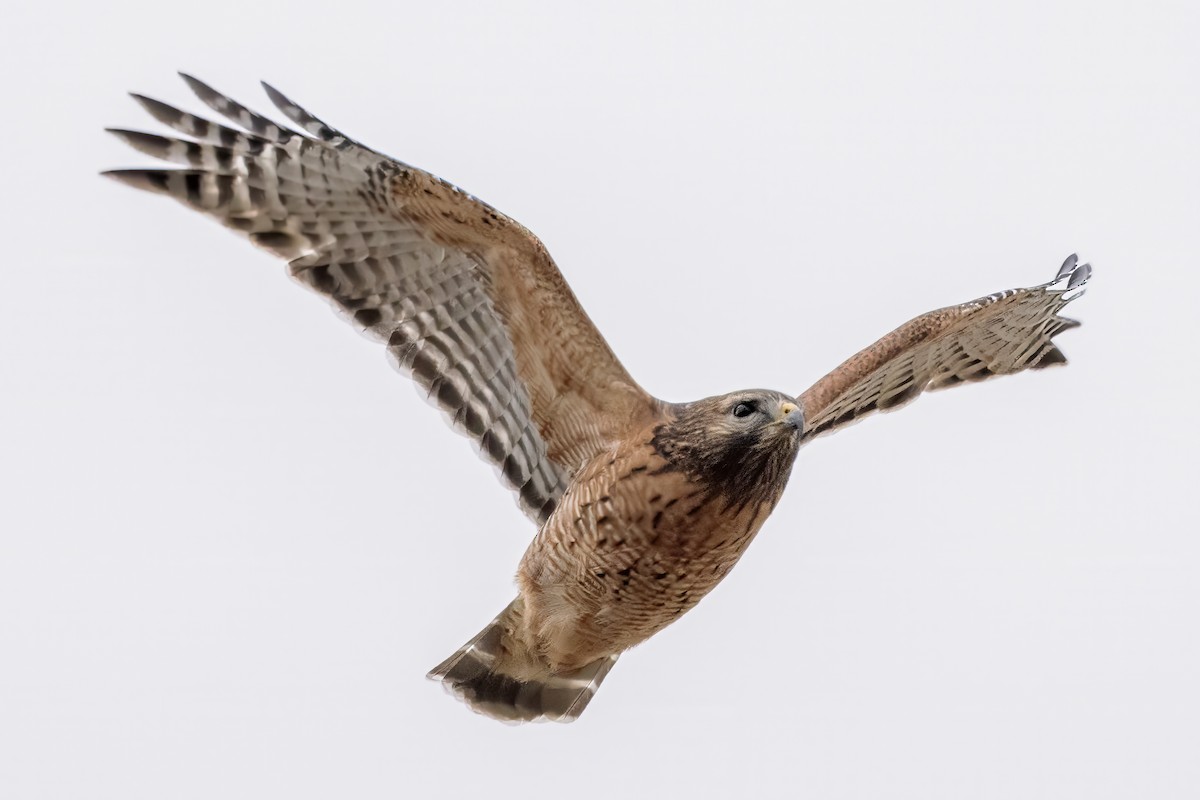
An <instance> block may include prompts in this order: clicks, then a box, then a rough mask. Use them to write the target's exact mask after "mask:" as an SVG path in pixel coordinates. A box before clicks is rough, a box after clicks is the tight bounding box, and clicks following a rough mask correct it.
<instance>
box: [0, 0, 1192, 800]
mask: <svg viewBox="0 0 1200 800" xmlns="http://www.w3.org/2000/svg"><path fill="white" fill-rule="evenodd" d="M968 6H969V7H968ZM1196 8H1197V7H1196V5H1195V4H1194V3H1176V4H1167V3H1157V4H1153V3H1152V4H1134V3H1129V4H1121V5H1120V6H1118V5H1116V4H1105V3H1095V2H1089V3H1077V4H1053V3H1051V4H1047V3H1041V2H1039V3H1025V4H1014V3H1004V4H998V6H997V7H996V8H994V9H991V10H981V9H980V8H979V7H976V6H975V5H974V4H954V3H945V4H940V3H913V2H908V3H897V4H873V5H871V4H868V5H863V4H846V3H828V2H827V3H819V4H817V3H809V4H803V5H796V4H779V5H775V6H767V5H759V6H737V7H735V6H734V5H733V4H721V5H719V6H718V5H714V6H712V7H709V8H703V7H699V6H695V7H690V8H687V9H685V8H684V7H683V6H682V5H681V6H680V7H678V8H673V7H671V6H667V5H661V6H652V7H647V6H644V5H643V4H636V5H634V4H630V5H627V6H625V7H616V6H606V10H605V11H603V12H598V11H596V10H594V9H592V8H588V7H585V6H582V5H580V6H576V7H563V6H552V5H544V6H538V5H523V6H516V5H511V6H506V7H504V8H503V9H500V8H497V7H491V6H487V7H485V6H482V5H480V6H470V5H465V4H443V3H432V2H430V3H420V4H417V3H409V2H378V3H365V2H353V1H344V2H338V3H321V4H316V3H308V2H263V1H262V0H254V1H253V2H248V1H247V2H205V3H178V2H177V3H169V2H158V3H130V2H106V3H102V4H96V5H95V6H94V7H93V6H91V5H87V6H85V5H83V4H66V5H60V6H58V7H52V6H51V5H48V4H43V5H42V6H41V7H39V8H37V9H36V10H34V9H32V8H16V7H14V6H13V5H12V4H8V5H6V6H5V10H4V11H3V17H4V20H3V21H4V28H5V30H6V34H5V37H6V43H5V49H4V50H3V52H2V53H0V60H2V64H0V66H2V67H3V72H2V74H3V78H2V80H3V107H4V109H5V112H4V115H5V116H4V126H3V127H4V144H5V154H6V155H5V157H4V158H3V165H2V167H0V169H2V170H3V176H2V182H0V204H2V208H3V216H2V218H3V226H4V233H5V237H4V242H5V247H6V252H5V261H6V264H5V266H4V268H3V275H4V282H3V290H2V291H0V355H2V359H3V362H2V363H3V386H2V388H3V395H2V397H0V402H2V404H3V429H2V432H0V433H2V436H3V440H2V443H0V444H2V447H0V471H2V473H3V474H2V476H0V477H2V482H0V486H2V487H3V489H2V491H3V508H2V510H0V514H2V516H0V525H2V526H3V534H2V539H0V651H2V652H0V795H2V796H3V797H5V798H122V800H132V799H134V798H168V797H169V798H267V797H280V798H285V797H286V798H310V797H311V798H331V797H339V798H376V797H378V798H385V797H386V798H397V797H399V798H408V797H429V796H433V795H434V794H435V793H437V794H438V795H439V796H467V795H471V796H476V797H478V796H489V797H550V796H558V797H580V798H583V797H599V796H606V797H683V796H691V797H725V796H761V797H783V796H806V797H822V798H841V797H847V798H849V797H853V798H869V797H913V798H1015V797H1020V798H1031V797H1054V798H1062V797H1073V798H1089V799H1091V798H1110V797H1112V798H1116V797H1129V798H1133V797H1139V798H1140V797H1154V798H1183V797H1194V796H1195V792H1196V791H1197V787H1198V786H1200V757H1198V755H1197V754H1198V753H1200V723H1198V722H1197V720H1198V718H1200V689H1198V687H1197V682H1198V680H1200V641H1198V635H1197V628H1198V625H1197V616H1198V612H1200V587H1198V586H1197V580H1198V577H1197V576H1198V575H1200V545H1198V544H1197V531H1198V530H1200V524H1198V523H1197V514H1196V511H1195V503H1196V495H1195V492H1196V486H1195V484H1196V477H1197V461H1196V447H1197V444H1198V443H1200V442H1198V438H1200V437H1198V436H1197V427H1196V422H1195V412H1194V408H1193V406H1194V404H1195V398H1196V396H1197V394H1196V371H1197V366H1196V357H1195V352H1196V340H1197V333H1198V325H1197V322H1196V317H1195V310H1194V304H1195V301H1196V294H1197V289H1198V288H1200V287H1198V280H1197V266H1198V265H1197V262H1198V256H1200V247H1198V244H1197V228H1198V224H1197V223H1198V222H1200V189H1198V187H1200V158H1198V157H1197V148H1198V147H1200V92H1198V89H1200V77H1198V76H1200V57H1198V55H1197V47H1196V41H1197V37H1198V35H1200V19H1198V16H1197V11H1196ZM177 68H183V69H187V70H190V71H193V72H195V73H196V74H197V75H199V76H201V77H203V78H204V79H206V80H208V81H210V82H212V83H213V84H214V85H216V86H217V87H218V88H220V89H222V90H224V91H227V92H229V93H231V94H233V95H234V96H235V97H237V98H239V99H241V100H243V101H244V102H247V103H250V104H252V105H255V106H258V107H264V106H265V105H266V102H265V98H264V97H263V95H262V94H261V92H260V90H259V88H258V86H257V83H256V80H257V79H258V78H260V77H261V78H267V79H269V80H271V81H273V82H275V83H276V84H277V85H278V86H280V88H282V89H283V90H285V91H286V92H288V93H290V94H292V95H293V96H294V97H295V98H296V99H297V100H299V101H300V102H302V103H304V104H305V105H307V106H309V107H310V108H311V109H312V110H313V111H314V112H316V113H317V114H319V115H321V116H322V117H324V118H325V119H327V120H328V121H329V122H331V123H333V124H335V125H337V126H339V127H341V128H343V129H344V130H346V131H348V132H350V133H351V134H353V135H355V136H357V137H359V138H360V139H361V140H362V141H364V142H366V143H368V144H370V145H372V146H375V147H377V148H380V149H382V150H384V151H385V152H390V153H393V154H395V155H397V156H398V157H401V158H403V159H405V160H407V161H410V162H412V163H415V164H418V165H421V166H424V167H426V168H428V169H430V170H432V171H434V172H436V173H437V174H440V175H442V176H444V177H446V178H448V179H450V180H453V181H455V182H457V183H459V184H460V185H462V186H464V187H466V188H467V189H469V190H470V191H472V192H475V193H477V194H478V195H479V196H481V197H484V198H486V199H487V200H489V201H490V202H492V203H494V204H495V205H496V206H498V207H499V208H501V209H503V210H504V211H506V212H508V213H510V214H511V215H513V216H514V217H516V218H517V219H520V220H521V221H523V222H524V223H526V224H527V225H529V226H530V227H531V228H532V229H533V230H535V231H536V232H537V233H538V234H540V235H541V236H542V237H543V238H544V240H545V242H546V243H547V245H548V246H549V247H550V249H551V251H552V252H553V253H554V254H555V256H556V258H557V259H558V261H559V263H560V265H561V266H562V268H563V271H564V272H565V273H566V275H567V276H568V278H569V280H570V281H571V284H572V285H573V286H574V287H575V289H576V290H577V292H578V294H579V296H580V298H581V300H582V301H583V303H584V305H585V306H586V307H587V309H588V311H589V312H590V313H591V315H592V316H593V318H594V319H595V321H596V322H597V324H598V325H599V327H600V328H601V329H602V330H603V331H604V333H605V334H606V335H607V336H608V339H609V341H610V342H611V343H612V346H613V347H614V349H615V350H616V351H617V353H618V354H619V355H620V356H621V358H622V359H623V360H624V362H625V363H626V365H627V366H628V367H629V369H630V371H631V372H632V373H633V374H634V375H635V376H637V377H638V378H639V379H641V380H642V382H643V383H644V384H645V386H646V387H647V388H648V389H649V390H650V391H652V392H653V393H655V394H657V395H659V396H661V397H664V398H668V399H673V400H682V399H689V398H695V397H698V396H703V395H708V394H714V393H719V392H724V391H727V390H730V389H734V388H740V387H746V386H760V385H761V386H768V387H773V388H779V389H788V390H792V391H799V390H801V389H803V388H804V387H805V386H807V385H808V384H809V383H810V382H811V381H812V380H814V379H816V378H817V377H819V376H820V375H821V374H823V373H824V372H825V371H826V370H827V369H829V368H831V367H832V366H834V365H835V364H836V363H837V362H838V361H840V360H841V359H842V358H843V357H845V356H847V355H849V354H850V353H851V352H853V351H854V350H855V349H857V348H858V347H860V346H862V345H865V344H867V343H868V342H869V341H871V340H872V339H874V338H875V337H876V336H878V335H880V334H882V333H884V332H885V331H886V330H888V329H890V328H891V327H892V326H894V325H895V324H898V323H900V322H902V321H903V320H905V319H907V318H908V317H910V316H913V315H915V314H918V313H920V312H923V311H926V310H929V309H932V308H935V307H938V306H940V305H945V304H948V303H953V302H959V301H963V300H967V299H970V298H973V297H976V296H978V295H981V294H985V293H987V292H991V291H994V290H997V289H1002V288H1006V287H1010V286H1023V285H1030V284H1033V283H1038V282H1041V281H1043V280H1046V279H1048V278H1050V277H1051V276H1052V275H1053V274H1054V271H1055V270H1056V269H1057V267H1058V265H1059V263H1060V262H1061V260H1062V258H1063V257H1064V256H1066V255H1067V254H1068V253H1070V252H1071V251H1072V250H1076V249H1078V250H1079V251H1080V253H1081V255H1082V256H1083V257H1085V258H1087V259H1090V260H1092V261H1093V262H1094V263H1095V265H1096V269H1097V272H1096V278H1095V282H1094V286H1093V288H1092V290H1091V291H1090V292H1089V294H1088V295H1087V297H1085V298H1084V299H1083V300H1081V301H1080V302H1078V303H1077V304H1076V305H1074V306H1073V307H1072V308H1071V311H1072V312H1073V316H1077V317H1079V318H1081V319H1082V320H1083V321H1084V322H1085V325H1084V327H1083V328H1082V329H1081V330H1078V331H1072V332H1070V333H1069V334H1067V335H1065V336H1064V337H1063V338H1062V339H1061V342H1062V345H1063V348H1064V350H1065V351H1066V352H1067V354H1068V355H1069V357H1070V358H1071V360H1072V362H1073V364H1072V366H1070V367H1069V368H1067V369H1060V370H1052V371H1048V372H1044V373H1039V374H1031V375H1023V376H1020V377H1017V378H1013V379H1008V380H1001V381H999V382H994V383H991V384H988V385H983V386H972V387H967V388H963V389H959V390H956V391H953V392H947V393H942V394H938V395H932V396H929V397H926V398H923V399H922V400H920V401H919V402H917V403H916V404H915V405H914V406H912V407H910V408H908V409H906V410H904V411H903V412H901V413H899V414H897V415H894V416H890V417H880V418H875V419H871V420H870V421H868V422H865V423H863V424H862V425H860V426H857V427H855V428H853V429H850V430H847V431H845V432H844V433H840V434H838V435H837V436H836V437H834V438H831V439H828V440H822V441H819V442H817V443H816V444H814V445H813V446H812V447H811V448H808V449H806V450H804V451H803V452H802V453H801V456H800V459H799V462H798V463H797V466H796V470H795V473H794V477H793V479H792V484H791V488H790V489H789V491H788V494H787V495H786V496H785V498H784V501H783V503H782V504H781V506H780V507H779V509H778V511H777V512H776V514H775V516H774V517H773V518H772V519H771V520H770V522H769V523H768V524H767V526H766V528H765V530H764V531H763V534H762V536H761V537H760V539H759V541H758V542H756V543H755V545H754V546H753V547H752V548H751V549H750V551H749V553H748V555H747V556H746V558H745V559H744V561H743V562H742V564H741V565H740V566H739V567H738V569H736V570H735V571H734V572H733V574H732V575H731V576H730V578H729V579H728V580H727V581H726V582H725V584H724V585H722V586H721V588H720V589H718V590H717V591H716V592H715V594H714V596H713V597H712V598H711V599H709V600H706V601H705V602H704V603H703V604H702V605H701V606H700V608H699V609H698V610H697V611H696V612H695V613H693V614H691V615H689V616H688V617H687V618H686V619H684V620H683V621H682V622H681V623H679V624H678V625H676V626H675V627H673V628H671V629H669V630H667V631H666V632H664V633H663V634H662V635H660V636H658V637H657V638H656V639H654V640H653V641H652V642H650V643H649V644H647V645H645V646H643V647H641V648H639V649H638V650H636V651H634V652H632V653H629V654H628V655H627V656H626V657H625V658H623V659H622V661H621V663H620V665H619V666H618V668H617V669H616V670H615V671H614V672H613V673H612V675H611V676H610V677H609V679H608V681H607V682H606V684H605V686H604V689H603V691H602V692H601V693H600V695H599V696H598V698H597V699H596V701H595V702H594V703H593V705H592V707H591V708H590V709H589V710H588V712H587V714H586V715H585V716H584V718H583V719H582V720H581V721H580V722H579V723H577V724H575V725H573V726H570V727H562V726H557V725H540V726H526V727H524V728H509V727H504V726H501V725H498V724H496V723H494V722H492V721H490V720H487V719H484V718H482V717H477V716H474V715H472V714H470V713H468V712H467V711H466V710H465V709H464V708H463V707H462V706H460V705H459V704H457V703H455V702H453V701H452V700H450V699H449V698H447V697H445V696H443V693H442V692H441V691H440V690H439V689H438V687H437V686H435V685H433V684H431V683H429V682H427V681H426V680H424V677H423V676H424V673H425V671H426V669H428V668H429V667H431V666H432V665H433V664H435V663H437V662H438V661H440V660H441V659H442V658H443V657H444V656H445V655H447V654H448V653H450V652H451V651H452V650H453V649H454V648H455V647H457V646H458V645H459V644H461V643H462V642H463V641H464V640H465V639H467V638H468V637H469V636H471V635H472V634H474V633H475V631H476V630H478V629H479V628H480V627H481V626H482V625H483V624H484V623H485V622H486V621H487V620H488V619H490V618H491V616H492V615H493V614H494V613H495V612H496V611H498V610H499V609H500V608H501V607H502V606H503V605H504V604H505V603H506V602H507V601H508V600H509V598H510V596H511V595H512V592H513V589H512V584H511V575H512V572H513V570H514V568H515V565H516V563H517V561H518V559H519V557H520V555H521V552H522V551H523V549H524V547H525V544H526V542H527V541H528V539H529V538H530V536H531V534H532V530H531V528H530V526H529V524H528V523H527V521H526V520H525V519H524V518H523V517H522V516H521V515H520V514H519V512H518V511H517V509H516V506H515V504H514V503H513V502H512V500H511V498H510V497H509V496H508V495H507V493H506V492H505V491H504V490H503V489H501V488H500V487H499V485H498V484H497V483H496V481H495V479H494V477H493V475H492V474H491V472H490V470H489V469H488V468H487V467H486V466H484V465H483V463H482V462H480V461H479V460H478V459H477V458H476V456H475V455H474V454H473V453H472V452H471V447H470V446H469V445H468V443H467V442H466V441H465V440H463V439H461V438H460V437H458V436H456V435H455V434H454V433H453V432H451V431H450V429H449V428H448V427H447V426H445V425H444V424H443V423H442V422H441V421H440V420H439V419H438V418H437V413H436V412H435V411H433V410H432V409H430V408H429V407H427V405H426V403H425V402H424V401H423V400H422V399H421V398H419V397H418V396H417V394H416V393H415V392H414V391H413V389H412V388H411V387H410V386H409V385H408V384H407V383H406V381H405V380H404V379H402V378H401V377H399V376H398V375H397V374H396V373H395V372H394V371H393V370H391V369H390V368H389V367H388V365H387V363H386V360H385V357H384V354H383V353H382V352H381V351H380V348H378V347H376V346H373V345H371V344H370V343H368V342H367V341H366V340H365V339H363V338H362V337H360V336H358V335H356V334H355V332H354V331H353V330H351V329H350V328H349V327H348V326H346V325H345V324H344V323H343V322H342V321H341V320H339V319H338V318H337V317H336V316H335V315H334V314H332V313H330V312H329V311H328V310H327V309H326V308H325V307H324V306H323V304H322V303H321V302H320V301H319V300H317V299H315V298H314V297H312V296H310V295H308V294H306V293H305V292H303V291H301V290H300V289H299V288H297V287H296V286H294V285H292V284H291V283H290V282H289V281H288V280H287V279H286V278H285V277H284V268H283V266H282V264H280V263H277V262H275V261H274V260H272V259H271V258H270V257H269V256H267V255H266V254H263V253H261V252H257V251H255V250H254V249H253V248H251V247H249V246H248V245H246V244H245V243H244V242H242V241H239V240H238V239H237V238H236V237H234V236H232V235H230V234H228V233H226V232H224V231H222V230H221V229H219V228H218V227H217V226H215V225H214V224H212V223H210V222H207V221H205V220H203V219H201V218H199V217H198V216H196V215H193V214H191V213H189V212H186V211H185V210H184V209H182V208H181V207H179V206H177V205H175V204H173V203H170V202H168V201H166V200H163V199H161V198H155V197H151V196H146V195H141V194H137V193H135V192H133V191H131V190H129V189H126V188H123V187H121V186H118V185H116V184H113V183H110V182H107V181H103V180H101V179H100V178H98V177H96V172H97V171H98V170H100V169H102V168H108V167H117V166H134V165H141V164H146V163H147V160H146V159H143V158H141V157H139V156H137V155H136V154H134V153H132V152H129V151H127V150H125V149H124V148H123V147H122V146H121V145H120V144H119V143H118V142H116V141H115V140H111V139H109V138H108V137H106V136H105V135H104V134H103V133H102V132H101V130H100V129H101V127H102V126H104V125H121V126H132V127H150V128H153V127H154V126H153V124H152V122H151V121H150V120H149V119H148V118H146V117H145V115H144V114H143V113H142V112H141V111H140V110H139V109H138V108H137V107H136V106H135V105H134V104H133V103H132V102H131V101H129V100H128V99H127V98H126V97H125V96H124V94H123V93H124V91H125V90H127V89H134V90H138V91H142V92H146V93H148V94H151V95H153V96H157V97H161V98H162V99H165V100H168V101H172V102H177V103H182V104H185V105H186V106H187V107H189V108H193V109H196V110H199V108H200V106H199V103H198V102H196V101H194V100H193V99H192V98H191V97H190V94H189V93H188V91H187V89H186V87H185V86H184V85H183V84H182V83H181V82H179V81H178V79H177V78H176V77H175V76H174V70H175V69H177Z"/></svg>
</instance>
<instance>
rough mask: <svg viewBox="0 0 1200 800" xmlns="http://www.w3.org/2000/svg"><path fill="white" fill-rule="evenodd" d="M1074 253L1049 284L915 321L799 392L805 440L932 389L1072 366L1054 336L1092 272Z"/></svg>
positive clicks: (1063, 325) (1068, 321)
mask: <svg viewBox="0 0 1200 800" xmlns="http://www.w3.org/2000/svg"><path fill="white" fill-rule="evenodd" d="M1078 260H1079V259H1078V257H1077V256H1075V255H1072V256H1070V257H1068V258H1067V260H1066V261H1064V262H1063V265H1062V267H1061V268H1060V269H1059V271H1058V273H1057V274H1056V275H1055V278H1054V280H1053V281H1051V282H1050V283H1045V284H1042V285H1040V286H1035V287H1032V288H1029V289H1009V290H1006V291H1002V292H996V293H995V294H990V295H988V296H986V297H981V298H979V299H978V300H972V301H971V302H969V303H962V304H961V305H957V306H950V307H948V308H942V309H939V310H937V311H931V312H929V313H928V314H923V315H921V316H919V317H917V318H915V319H912V320H910V321H908V322H906V323H905V324H903V325H901V326H900V327H899V328H897V329H896V330H894V331H892V332H891V333H889V334H888V335H886V336H884V337H883V338H882V339H880V340H879V341H877V342H875V343H874V344H872V345H871V346H870V347H867V348H866V349H864V350H861V351H859V352H858V353H856V354H855V355H853V356H851V357H850V358H849V359H847V360H846V361H845V362H843V363H842V364H841V365H840V366H839V367H837V369H835V370H833V371H832V372H830V373H829V374H828V375H826V376H825V377H824V378H821V380H819V381H817V382H816V383H815V384H813V385H812V387H810V388H809V389H808V390H807V391H806V392H804V393H803V394H802V395H800V398H799V399H800V403H801V405H802V407H803V409H804V419H805V425H804V439H805V440H807V439H812V438H813V437H816V436H820V435H822V434H825V433H830V432H832V431H834V430H837V429H838V428H840V427H842V426H844V425H847V424H849V423H851V422H855V421H857V420H859V419H862V418H863V417H864V416H866V415H868V414H870V413H872V412H874V411H889V410H892V409H895V408H899V407H900V406H902V405H904V404H905V403H908V402H910V401H911V400H914V399H915V398H916V397H917V396H918V395H920V394H921V393H922V392H925V391H931V390H935V389H944V388H946V387H949V386H956V385H958V384H960V383H964V382H969V381H980V380H983V379H985V378H990V377H992V376H994V375H1009V374H1012V373H1014V372H1020V371H1022V370H1025V369H1041V368H1043V367H1048V366H1051V365H1054V364H1065V363H1066V357H1065V356H1064V355H1063V354H1062V351H1061V350H1059V349H1058V346H1057V345H1055V344H1054V343H1053V342H1052V341H1051V340H1052V339H1053V338H1054V337H1055V336H1057V335H1058V334H1059V333H1061V332H1062V331H1064V330H1067V329H1069V328H1073V327H1075V326H1077V325H1078V324H1079V323H1078V322H1076V321H1075V320H1072V319H1066V318H1065V317H1061V316H1059V312H1060V311H1061V310H1062V309H1063V307H1064V306H1066V305H1067V303H1069V302H1071V301H1072V300H1074V299H1075V298H1076V297H1078V296H1079V295H1081V294H1083V290H1084V285H1085V284H1086V283H1087V280H1088V278H1089V277H1091V274H1092V268H1091V266H1090V265H1088V264H1079V263H1078Z"/></svg>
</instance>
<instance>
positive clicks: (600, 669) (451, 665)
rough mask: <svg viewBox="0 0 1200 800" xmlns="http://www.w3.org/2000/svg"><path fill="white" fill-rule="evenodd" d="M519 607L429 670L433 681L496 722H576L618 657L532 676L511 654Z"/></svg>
mask: <svg viewBox="0 0 1200 800" xmlns="http://www.w3.org/2000/svg"><path fill="white" fill-rule="evenodd" d="M520 603H521V601H520V600H519V599H518V600H514V601H513V602H512V604H510V605H509V607H508V608H506V609H505V610H504V611H503V612H501V614H500V615H499V616H498V617H496V618H495V619H494V620H492V621H491V623H490V624H488V626H487V627H486V628H484V629H483V630H482V631H480V632H479V635H478V636H476V637H475V638H474V639H472V640H471V641H469V642H467V643H466V644H465V645H463V646H462V648H461V649H459V650H458V652H456V653H455V654H454V655H452V656H450V657H449V658H448V659H446V660H445V661H443V662H442V663H441V664H439V665H438V666H436V667H434V668H433V669H432V670H430V672H429V678H430V679H432V680H437V681H441V682H442V685H443V686H444V687H445V688H446V690H447V691H448V692H450V693H451V694H453V695H454V696H456V697H457V698H458V699H460V700H462V701H463V702H464V703H466V704H467V705H468V706H470V708H471V709H472V710H473V711H476V712H478V713H480V714H484V715H486V716H489V717H492V718H493V719H498V720H502V721H504V722H532V721H537V720H543V719H545V720H551V721H554V722H573V721H574V720H576V719H578V718H579V715H580V714H582V713H583V710H584V709H585V708H586V707H587V704H588V703H589V702H590V701H591V699H592V697H593V696H594V695H595V694H596V691H597V690H598V689H599V688H600V684H601V682H602V681H603V680H604V677H605V676H606V675H607V674H608V671H609V670H610V669H612V666H613V664H615V663H616V662H617V656H616V655H611V656H605V657H604V658H599V659H597V660H595V661H593V662H591V663H590V664H587V665H585V666H583V667H580V668H579V669H575V670H571V671H569V672H557V673H554V672H549V671H548V670H544V669H542V670H536V669H534V670H531V669H530V665H529V663H528V662H523V661H522V660H521V659H520V658H519V657H516V656H514V655H513V653H512V651H513V650H514V649H515V648H514V647H513V646H512V642H511V632H512V630H513V624H512V623H513V621H514V619H517V618H519V615H520V611H521V608H520Z"/></svg>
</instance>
